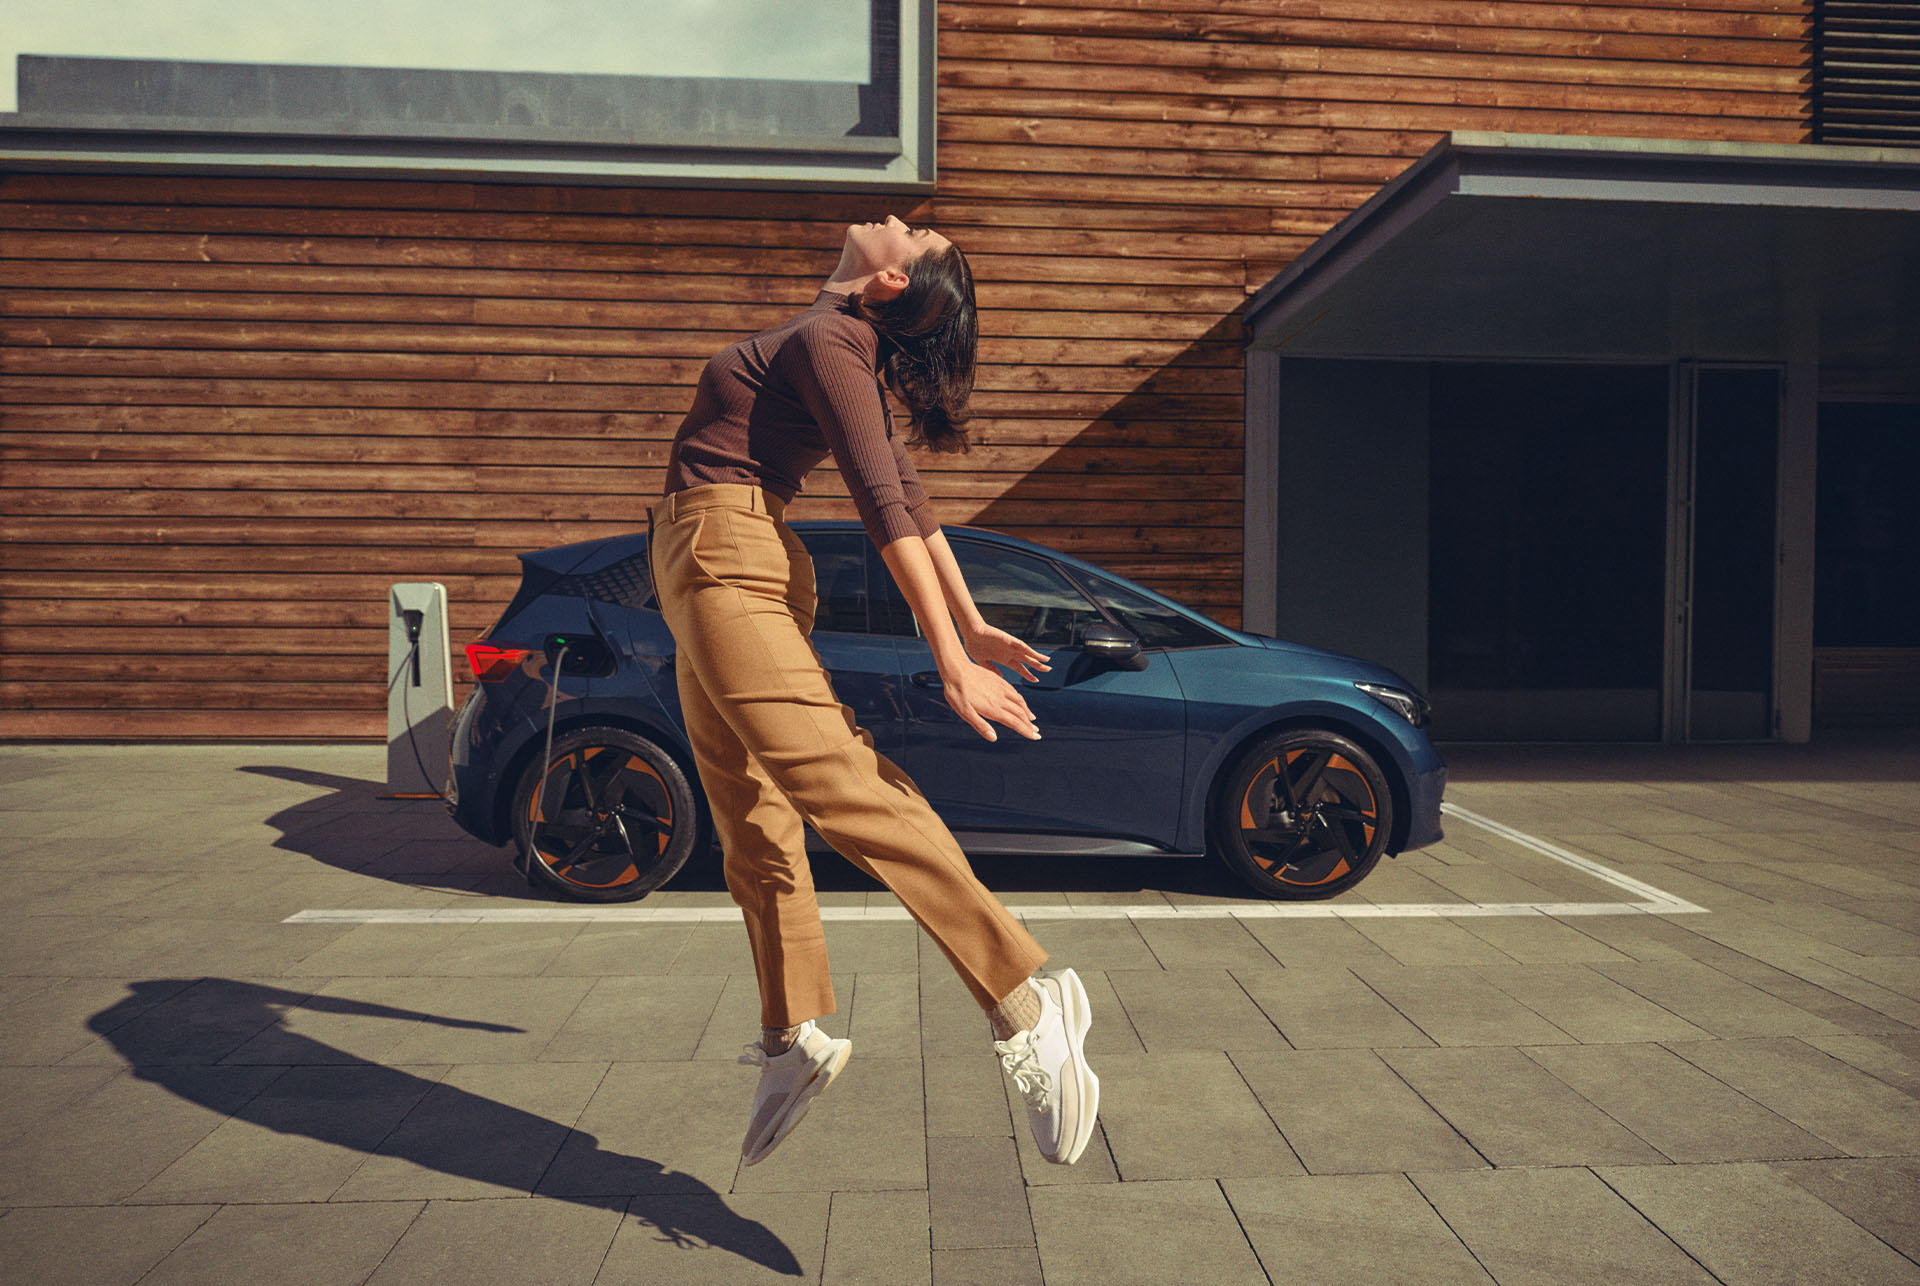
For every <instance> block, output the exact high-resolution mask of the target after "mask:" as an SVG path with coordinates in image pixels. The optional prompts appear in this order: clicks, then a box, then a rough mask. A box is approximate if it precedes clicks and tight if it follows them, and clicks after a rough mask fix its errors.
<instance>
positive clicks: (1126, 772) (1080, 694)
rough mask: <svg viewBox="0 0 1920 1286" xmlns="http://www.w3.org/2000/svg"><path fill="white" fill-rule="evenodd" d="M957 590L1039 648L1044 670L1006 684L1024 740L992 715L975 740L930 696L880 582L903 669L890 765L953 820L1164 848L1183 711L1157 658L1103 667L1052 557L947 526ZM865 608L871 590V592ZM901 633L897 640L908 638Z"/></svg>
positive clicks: (914, 644)
mask: <svg viewBox="0 0 1920 1286" xmlns="http://www.w3.org/2000/svg"><path fill="white" fill-rule="evenodd" d="M948 543H949V544H950V545H951V547H952V549H953V552H954V558H955V560H956V561H957V562H958V563H959V564H960V570H961V574H962V575H963V576H964V577H965V578H966V582H967V588H968V591H969V592H970V593H971V594H972V596H973V600H974V602H975V603H976V604H978V605H979V608H980V612H981V615H982V616H984V617H986V619H987V621H988V623H989V624H992V625H997V626H999V627H1000V628H1001V629H1004V630H1006V631H1008V632H1009V633H1011V634H1013V635H1015V636H1017V637H1019V638H1022V639H1025V640H1026V641H1027V642H1029V643H1031V644H1032V645H1033V646H1034V647H1036V648H1038V649H1039V650H1040V651H1042V652H1045V653H1048V654H1049V655H1048V660H1049V664H1050V665H1051V667H1052V668H1051V669H1050V670H1048V671H1046V672H1044V673H1042V674H1041V675H1040V680H1039V682H1037V683H1029V682H1027V681H1026V680H1025V679H1023V678H1021V677H1019V676H1018V675H1017V674H1014V673H1012V672H1010V671H1005V670H1003V671H1002V673H1003V674H1005V675H1006V677H1007V678H1008V679H1010V680H1011V681H1012V683H1013V685H1014V687H1015V689H1016V690H1018V691H1019V692H1020V693H1021V695H1022V696H1024V697H1025V698H1026V701H1027V705H1028V706H1029V707H1031V708H1032V710H1033V713H1034V718H1035V719H1036V721H1037V722H1038V724H1039V728H1040V738H1041V739H1040V740H1039V741H1029V740H1027V739H1026V738H1025V737H1022V736H1021V735H1020V734H1018V733H1016V732H1014V731H1012V730H1011V729H1009V728H1006V727H1004V726H1001V725H998V724H996V725H995V726H994V730H995V734H996V737H997V739H996V740H994V741H987V740H986V739H985V738H983V737H982V736H980V734H979V733H977V732H975V731H974V730H973V728H972V727H971V726H969V725H968V724H967V723H965V722H964V721H963V720H962V719H961V718H960V716H959V715H957V714H955V713H954V712H953V710H952V708H951V707H950V706H948V705H947V703H946V700H945V699H944V697H943V695H942V692H941V685H940V681H939V680H940V676H939V672H938V671H937V669H936V668H935V666H934V663H933V652H932V649H930V648H929V647H928V646H927V644H926V642H925V640H923V639H922V638H920V637H919V634H918V631H917V629H915V628H914V624H913V618H912V612H911V611H910V609H908V608H907V605H906V602H905V600H904V598H902V597H901V596H900V594H899V591H898V588H897V587H895V586H893V584H892V577H891V575H890V574H889V573H888V572H887V571H886V568H885V565H884V564H883V563H881V562H880V560H879V557H878V555H877V554H876V555H875V556H874V558H873V562H874V563H875V565H876V566H877V567H878V568H879V575H880V576H881V577H885V578H886V581H887V586H888V589H889V591H890V592H889V593H888V594H887V595H886V596H885V600H884V602H885V607H886V613H885V615H884V616H881V617H879V618H878V619H879V620H880V622H881V627H882V628H891V629H893V630H894V631H895V632H896V634H897V635H898V636H899V648H900V657H901V669H902V672H903V674H904V675H905V677H906V684H905V687H904V689H903V690H904V692H905V695H906V705H907V721H906V747H905V751H904V755H903V757H902V758H901V760H900V763H901V766H902V767H903V768H905V769H906V770H907V772H908V774H909V775H910V776H912V778H913V780H914V782H915V784H917V785H918V786H919V787H920V789H921V791H922V792H923V793H925V795H926V796H927V799H928V801H929V802H930V803H932V804H933V805H934V807H935V808H936V809H937V810H938V811H939V813H940V815H941V816H942V817H943V818H944V819H945V820H946V822H947V824H948V825H949V826H951V827H953V828H955V829H968V830H1018V831H1053V832H1068V833H1074V834H1086V835H1106V836H1121V837H1126V838H1130V839H1137V840H1146V841H1149V842H1156V843H1171V842H1172V841H1173V838H1174V835H1175V833H1176V826H1177V824H1178V822H1179V814H1180V795H1181V789H1182V778H1183V776H1184V766H1185V764H1184V758H1185V734H1186V713H1185V702H1184V700H1183V699H1182V697H1181V692H1180V683H1179V680H1178V679H1177V678H1176V677H1175V675H1174V672H1173V667H1172V666H1171V665H1169V664H1168V663H1167V658H1166V656H1165V654H1164V653H1161V652H1155V651H1148V652H1145V653H1143V656H1144V657H1145V660H1146V667H1145V668H1144V669H1140V670H1124V669H1116V668H1114V667H1112V666H1110V665H1106V664H1104V663H1097V662H1095V661H1094V660H1093V658H1091V657H1090V656H1088V655H1087V654H1086V653H1085V652H1084V651H1083V650H1082V649H1081V648H1080V647H1079V642H1080V636H1081V632H1082V631H1083V630H1084V629H1085V628H1086V627H1087V626H1088V625H1090V624H1093V623H1095V622H1106V623H1109V624H1112V623H1114V622H1112V621H1111V620H1109V618H1108V617H1107V616H1105V615H1104V614H1103V613H1102V612H1101V610H1100V609H1099V608H1098V607H1096V606H1095V605H1094V603H1093V602H1091V601H1090V600H1089V599H1088V598H1087V596H1086V595H1085V594H1083V593H1082V592H1081V590H1080V589H1079V587H1078V586H1076V585H1075V584H1074V582H1073V581H1072V580H1070V579H1069V578H1068V577H1067V575H1066V574H1065V573H1064V572H1063V571H1062V570H1061V568H1060V567H1059V566H1058V565H1057V564H1056V563H1054V562H1053V561H1052V560H1051V559H1047V558H1042V557H1039V556H1037V555H1035V554H1032V553H1029V552H1027V551H1024V550H1017V549H1013V548H1011V547H1009V546H1003V545H998V544H995V543H993V542H990V541H985V540H978V539H974V538H971V537H966V536H961V535H957V534H954V533H949V534H948ZM875 601H876V605H877V606H878V605H879V604H881V603H882V601H883V600H882V598H881V596H880V595H879V594H877V593H876V596H875ZM909 635H910V636H909Z"/></svg>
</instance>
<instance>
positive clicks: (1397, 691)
mask: <svg viewBox="0 0 1920 1286" xmlns="http://www.w3.org/2000/svg"><path fill="white" fill-rule="evenodd" d="M1353 686H1354V687H1356V688H1359V689H1360V690H1361V691H1362V692H1364V693H1366V694H1367V695H1368V696H1370V697H1372V698H1373V699H1374V700H1376V701H1379V702H1382V703H1384V704H1385V705H1388V706H1391V707H1392V708H1393V709H1394V710H1396V711H1398V712H1399V713H1400V715H1401V716H1402V717H1403V718H1405V719H1406V721H1407V722H1408V723H1410V724H1412V725H1413V726H1414V727H1416V728H1424V727H1426V726H1427V723H1428V721H1429V719H1430V718H1431V716H1432V714H1433V707H1432V706H1429V705H1428V704H1427V699H1426V698H1425V697H1423V696H1421V695H1420V694H1419V693H1418V692H1409V691H1408V690H1407V689H1405V688H1394V687H1388V686H1387V685H1386V684H1384V683H1356V684H1354V685H1353Z"/></svg>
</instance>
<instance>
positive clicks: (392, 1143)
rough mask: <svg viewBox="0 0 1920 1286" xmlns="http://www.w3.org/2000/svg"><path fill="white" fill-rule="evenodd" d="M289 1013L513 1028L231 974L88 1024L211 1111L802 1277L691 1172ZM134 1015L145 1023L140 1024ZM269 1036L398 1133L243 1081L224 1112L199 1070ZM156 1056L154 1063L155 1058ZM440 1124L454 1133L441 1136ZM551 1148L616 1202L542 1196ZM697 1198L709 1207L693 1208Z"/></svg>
mask: <svg viewBox="0 0 1920 1286" xmlns="http://www.w3.org/2000/svg"><path fill="white" fill-rule="evenodd" d="M183 1000H187V1001H188V1002H189V1003H190V1004H191V1013H189V1014H178V1013H176V1014H171V1015H167V1016H166V1017H165V1019H164V1021H163V1020H162V1019H161V1015H160V1014H159V1013H155V1012H154V1011H155V1010H156V1007H158V1006H164V1005H165V1004H166V1003H167V1002H169V1001H172V1002H181V1001H183ZM295 1007H298V1008H303V1009H310V1010H314V1011H316V1012H319V1013H329V1014H350V1015H354V1016H359V1017H370V1018H394V1019H399V1020H401V1021H403V1022H423V1023H435V1024H438V1025H440V1026H443V1027H459V1028H465V1029H467V1030H471V1031H497V1032H517V1031H520V1030H521V1029H520V1028H518V1027H509V1026H504V1025H502V1024H498V1023H483V1022H472V1021H468V1020H465V1019H458V1018H446V1017H441V1016H439V1015H435V1014H424V1013H417V1012H414V1011H412V1010H408V1009H396V1008H393V1007H391V1006H388V1005H379V1004H373V1003H370V1002H367V1001H361V1000H351V999H348V998H346V997H342V996H322V995H311V994H303V993H300V992H295V991H285V990H282V989H281V988H278V987H269V986H265V985H262V984H259V983H251V982H240V981H237V980H235V979H231V978H201V979H198V980H195V981H191V982H185V983H184V985H183V980H182V979H177V978H170V979H162V978H155V979H148V980H146V981H142V982H133V983H129V984H128V994H127V995H126V996H125V997H123V998H122V999H121V1000H120V1001H119V1002H118V1003H116V1004H113V1005H110V1006H108V1007H107V1008H105V1009H102V1010H100V1011H99V1012H98V1013H96V1014H94V1015H93V1016H92V1017H91V1018H89V1019H88V1020H87V1026H88V1028H89V1029H91V1030H92V1031H94V1032H96V1033H98V1034H99V1035H100V1036H101V1037H102V1038H103V1039H104V1040H106V1041H107V1042H108V1043H109V1044H110V1045H112V1046H113V1047H114V1049H115V1050H116V1051H118V1053H119V1054H120V1056H121V1057H122V1058H125V1059H126V1060H127V1063H128V1064H129V1067H130V1070H131V1072H132V1074H133V1075H134V1076H137V1077H139V1078H140V1079H141V1080H146V1081H152V1082H153V1083H155V1084H156V1085H160V1086H162V1087H164V1088H165V1089H167V1090H170V1091H171V1092H172V1093H174V1094H176V1095H178V1096H179V1097H181V1098H183V1099H186V1100H188V1101H189V1102H193V1103H198V1104H200V1105H201V1106H202V1107H205V1108H207V1109H209V1110H210V1111H213V1112H216V1113H219V1114H220V1115H222V1116H229V1115H230V1116H233V1117H236V1118H237V1119H239V1120H242V1121H249V1122H251V1123H253V1124H256V1125H259V1126H262V1127H263V1128H266V1129H270V1130H274V1131H277V1132H279V1133H283V1134H288V1133H290V1134H302V1135H305V1136H307V1137H309V1138H313V1139H318V1140H320V1141H321V1142H324V1143H333V1144H337V1145H339V1146H341V1147H345V1148H350V1149H354V1150H358V1151H363V1152H367V1153H369V1154H370V1155H378V1156H392V1157H399V1158H401V1159H403V1160H406V1161H411V1162H413V1163H414V1164H416V1165H419V1166H424V1167H426V1168H427V1169H430V1170H437V1171H439V1172H441V1173H443V1174H451V1175H457V1176H459V1177H461V1178H466V1179H477V1180H479V1181H481V1182H483V1183H488V1184H493V1185H497V1186H499V1187H503V1188H509V1189H516V1188H517V1189H519V1190H521V1191H523V1192H526V1193H527V1194H528V1195H530V1196H534V1195H537V1196H540V1197H542V1198H546V1199H550V1200H560V1201H571V1202H574V1203H576V1204H579V1205H584V1206H592V1207H594V1208H596V1209H602V1210H622V1209H624V1210H625V1211H626V1212H627V1213H628V1214H629V1215H632V1216H633V1217H635V1218H637V1219H640V1220H642V1221H644V1222H646V1223H648V1224H650V1225H652V1227H653V1228H654V1229H656V1230H657V1233H658V1236H659V1239H660V1240H663V1241H668V1242H671V1243H672V1244H673V1245H675V1246H679V1247H682V1248H685V1249H703V1248H708V1247H711V1248H714V1249H718V1250H725V1251H730V1252H732V1253H733V1254H736V1255H739V1256H740V1257H741V1258H743V1259H748V1260H751V1261H753V1262H754V1263H756V1264H759V1265H762V1266H763V1267H766V1268H770V1269H772V1270H773V1271H775V1272H778V1273H783V1274H786V1275H788V1276H794V1277H797V1276H800V1275H801V1274H802V1269H801V1267H800V1262H799V1260H798V1259H796V1258H795V1257H794V1254H793V1251H792V1250H790V1249H788V1247H787V1245H786V1243H785V1242H783V1241H781V1240H780V1238H779V1237H777V1236H775V1235H774V1234H773V1233H772V1232H771V1231H770V1230H769V1229H768V1228H767V1227H766V1226H765V1225H763V1224H760V1223H756V1222H755V1221H753V1220H751V1219H746V1218H742V1217H741V1216H739V1215H736V1214H734V1213H733V1212H732V1211H731V1210H729V1209H728V1208H727V1206H726V1203H725V1202H724V1201H723V1200H721V1199H720V1194H719V1193H718V1192H716V1191H714V1189H713V1188H711V1187H709V1186H708V1185H707V1184H705V1183H702V1182H701V1181H700V1180H698V1179H696V1178H694V1177H693V1176H692V1175H689V1174H684V1173H681V1172H679V1171H675V1170H669V1169H667V1168H666V1167H665V1166H663V1165H662V1164H661V1163H660V1162H658V1161H654V1160H650V1159H649V1158H647V1157H640V1156H625V1155H622V1154H620V1153H614V1152H605V1151H602V1150H601V1148H600V1143H599V1140H598V1139H596V1138H595V1137H594V1136H592V1135H590V1134H582V1133H580V1132H579V1131H577V1130H569V1129H568V1127H566V1126H564V1125H561V1124H560V1123H558V1122H555V1121H549V1120H547V1119H546V1118H544V1117H541V1116H536V1115H534V1114H533V1113H531V1112H524V1111H522V1110H520V1109H519V1108H517V1107H509V1106H507V1105H506V1104H504V1103H497V1102H495V1101H494V1100H492V1099H488V1098H483V1097H481V1096H480V1095H477V1094H473V1093H470V1092H468V1091H466V1090H462V1089H460V1088H458V1087H456V1086H452V1085H448V1084H445V1083H444V1082H440V1081H430V1080H426V1079H423V1078H421V1077H418V1076H414V1075H411V1074H409V1073H407V1072H403V1071H400V1070H398V1069H396V1068H392V1067H385V1066H382V1065H380V1064H378V1063H371V1062H368V1061H367V1060H365V1059H363V1058H357V1057H355V1056H354V1055H352V1054H349V1053H347V1052H346V1051H344V1050H341V1049H337V1048H335V1047H333V1046H331V1045H327V1044H324V1043H323V1042H320V1041H317V1040H313V1039H311V1038H309V1037H306V1036H302V1035H300V1034H299V1033H297V1032H293V1031H289V1030H287V1028H286V1025H285V1022H284V1015H285V1013H286V1011H287V1010H289V1009H292V1008H295ZM161 1012H162V1013H164V1010H163V1011H161ZM143 1015H144V1016H148V1017H149V1018H151V1019H152V1020H153V1021H147V1022H142V1021H140V1020H141V1018H142V1016H143ZM183 1019H185V1021H182V1020H183ZM195 1020H198V1021H197V1022H196V1021H195ZM274 1029H277V1030H274ZM268 1030H273V1038H272V1039H273V1041H274V1050H275V1052H274V1057H273V1065H275V1066H279V1065H283V1064H290V1065H292V1066H293V1067H294V1068H302V1067H308V1068H310V1067H315V1066H324V1067H326V1068H327V1069H328V1071H330V1072H333V1071H337V1070H338V1069H340V1068H343V1067H345V1068H355V1069H361V1070H360V1072H359V1074H358V1075H356V1076H354V1077H353V1078H352V1080H353V1084H354V1093H355V1097H356V1099H358V1100H360V1101H362V1102H382V1103H388V1104H409V1105H412V1106H408V1107H407V1108H405V1109H404V1111H405V1115H404V1116H403V1117H402V1119H401V1120H400V1122H399V1124H398V1125H395V1126H393V1127H392V1128H391V1129H385V1130H382V1131H380V1132H377V1133H374V1134H373V1135H372V1136H371V1137H370V1136H369V1131H368V1126H367V1122H366V1120H365V1119H364V1117H363V1116H362V1115H360V1114H356V1113H354V1112H351V1111H342V1110H340V1107H339V1104H338V1100H337V1099H334V1098H328V1097H325V1096H316V1097H315V1098H314V1099H312V1100H310V1101H309V1102H306V1103H301V1102H299V1101H298V1100H297V1099H296V1100H291V1101H290V1100H289V1098H288V1096H286V1095H273V1094H268V1093H265V1092H259V1091H262V1090H263V1089H264V1087H262V1086H255V1087H254V1090H255V1091H256V1092H253V1093H251V1094H250V1095H248V1096H247V1099H246V1101H245V1102H240V1103H238V1104H237V1105H236V1103H235V1098H236V1094H235V1087H234V1086H233V1085H232V1084H231V1083H230V1082H229V1081H228V1080H224V1079H222V1078H219V1077H210V1076H208V1075H207V1070H208V1068H209V1067H210V1066H211V1065H213V1064H215V1063H217V1062H218V1061H219V1060H220V1059H221V1058H222V1057H223V1056H224V1055H226V1054H228V1053H229V1052H231V1051H232V1050H233V1049H234V1048H235V1047H237V1046H238V1045H239V1044H240V1043H241V1042H243V1041H246V1040H250V1039H253V1038H254V1037H256V1036H258V1035H259V1034H260V1033H261V1032H265V1031H268ZM162 1057H164V1058H165V1060H166V1061H158V1060H159V1059H160V1058H162ZM222 1066H231V1065H226V1064H223V1065H222ZM429 1094H432V1095H433V1096H434V1098H435V1102H434V1103H433V1108H432V1121H431V1128H418V1127H417V1126H416V1127H415V1128H411V1129H410V1128H408V1126H409V1122H408V1120H407V1119H406V1117H408V1116H411V1115H412V1114H413V1112H414V1110H415V1108H416V1107H417V1106H418V1105H420V1104H421V1103H423V1102H424V1101H425V1100H426V1098H427V1096H428V1095H429ZM449 1123H452V1124H453V1125H454V1126H455V1128H446V1127H447V1126H448V1124H449ZM382 1134H384V1137H381V1135H382ZM563 1148H564V1151H565V1153H566V1161H567V1167H566V1168H567V1172H568V1173H569V1174H575V1175H589V1176H592V1177H593V1178H592V1181H591V1182H590V1183H589V1184H587V1185H585V1186H594V1187H600V1188H603V1189H604V1188H605V1187H608V1186H614V1187H616V1188H619V1189H623V1190H624V1191H623V1193H622V1195H612V1194H608V1193H605V1192H601V1193H598V1194H593V1193H588V1194H577V1195H575V1194H568V1193H565V1192H561V1191H547V1190H544V1189H545V1188H546V1186H547V1185H546V1184H544V1183H543V1182H542V1180H543V1177H544V1176H545V1175H546V1174H547V1171H548V1168H549V1165H550V1164H551V1163H552V1162H553V1161H554V1159H555V1158H556V1157H558V1156H559V1155H560V1154H561V1152H562V1149H563ZM561 1186H565V1185H564V1183H563V1184H562V1185H561ZM627 1194H631V1195H627ZM703 1197H705V1198H712V1199H711V1200H699V1198H703ZM690 1198H692V1199H690Z"/></svg>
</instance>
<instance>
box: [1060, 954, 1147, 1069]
mask: <svg viewBox="0 0 1920 1286" xmlns="http://www.w3.org/2000/svg"><path fill="white" fill-rule="evenodd" d="M1074 972H1075V973H1077V974H1079V975H1080V985H1081V986H1082V987H1085V988H1086V989H1087V1007H1088V1008H1089V1009H1091V1010H1092V1011H1093V1025H1092V1026H1091V1027H1089V1028H1088V1029H1087V1043H1086V1051H1087V1053H1088V1054H1092V1055H1105V1054H1141V1053H1145V1052H1146V1048H1147V1046H1146V1043H1145V1042H1144V1041H1142V1040H1141V1039H1140V1033H1139V1032H1137V1031H1135V1030H1134V1026H1133V1021H1132V1020H1131V1019H1130V1018H1128V1017H1127V1010H1126V1006H1124V1005H1122V1004H1121V1003H1120V994H1119V993H1118V992H1116V991H1115V990H1114V989H1113V980H1112V979H1110V978H1108V977H1107V975H1106V974H1104V973H1088V972H1086V971H1085V970H1081V969H1076V970H1074Z"/></svg>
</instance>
